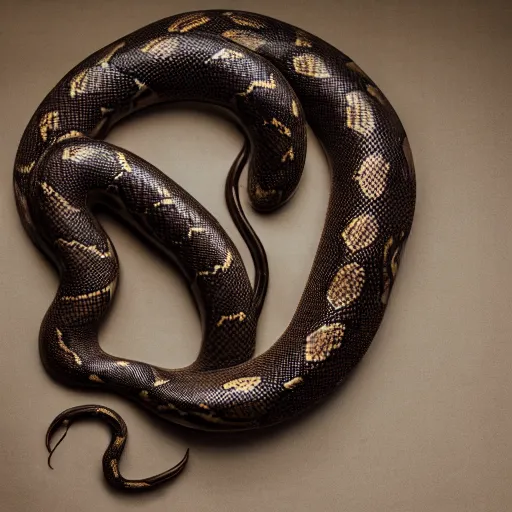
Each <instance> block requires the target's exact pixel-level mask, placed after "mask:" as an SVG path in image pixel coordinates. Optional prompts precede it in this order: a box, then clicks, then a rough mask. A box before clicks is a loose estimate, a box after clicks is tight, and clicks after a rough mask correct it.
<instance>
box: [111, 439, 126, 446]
mask: <svg viewBox="0 0 512 512" xmlns="http://www.w3.org/2000/svg"><path fill="white" fill-rule="evenodd" d="M125 441H126V437H124V436H117V437H116V440H115V441H114V448H119V447H120V446H121V445H122V444H123V443H124V442H125Z"/></svg>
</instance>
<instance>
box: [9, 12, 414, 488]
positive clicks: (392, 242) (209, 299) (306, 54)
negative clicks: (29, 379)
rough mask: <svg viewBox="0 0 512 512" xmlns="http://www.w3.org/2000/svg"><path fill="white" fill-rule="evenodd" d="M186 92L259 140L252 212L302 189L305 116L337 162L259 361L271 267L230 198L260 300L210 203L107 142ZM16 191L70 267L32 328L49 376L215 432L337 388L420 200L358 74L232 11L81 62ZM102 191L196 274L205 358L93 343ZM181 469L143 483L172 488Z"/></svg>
mask: <svg viewBox="0 0 512 512" xmlns="http://www.w3.org/2000/svg"><path fill="white" fill-rule="evenodd" d="M182 100H195V101H205V102H210V103H214V104H216V105H220V106H222V107H224V108H227V109H229V110H230V111H231V112H233V113H234V114H235V115H236V116H237V118H238V119H239V121H240V123H241V124H242V125H243V127H244V129H245V131H246V134H247V136H248V138H249V140H250V142H251V147H252V154H251V162H250V173H249V187H248V189H249V194H250V199H251V202H252V204H253V205H254V207H255V208H256V209H259V210H262V211H269V210H272V209H275V208H278V207H280V206H281V205H282V204H284V203H285V202H286V201H287V200H288V199H289V198H290V197H291V196H292V195H293V192H294V191H295V189H296V187H297V185H298V183H299V180H300V177H301V173H302V169H303V165H304V161H305V155H306V126H305V123H306V120H307V122H308V123H309V125H310V126H311V127H312V129H313V130H314V132H315V134H316V136H317V137H318V138H319V140H320V141H321V143H322V144H323V147H324V149H325V151H326V153H327V155H328V157H329V161H330V164H331V168H332V174H331V196H330V199H329V205H328V210H327V215H326V221H325V226H324V230H323V233H322V237H321V240H320V243H319V247H318V252H317V255H316V257H315V261H314V263H313V267H312V270H311V274H310V277H309V280H308V282H307V285H306V288H305V290H304V294H303V296H302V299H301V301H300V303H299V305H298V307H297V310H296V313H295V315H294V317H293V319H292V320H291V322H290V324H289V326H288V328H287V329H286V330H285V332H284V333H283V335H282V336H281V337H280V338H279V339H278V340H277V341H276V342H275V344H274V345H273V346H272V347H271V348H270V349H269V350H268V351H267V352H265V353H264V354H262V355H260V356H258V357H257V358H254V359H250V357H251V355H252V353H253V349H254V337H255V328H256V322H257V318H258V315H259V311H260V309H261V305H262V300H263V296H264V293H265V283H266V262H265V257H264V252H263V250H262V249H261V247H260V246H259V245H258V241H257V238H256V237H255V235H254V234H253V233H252V231H251V230H250V227H249V226H248V224H247V223H246V222H245V221H244V219H243V214H242V213H241V212H240V211H239V210H238V209H237V208H236V205H235V207H233V205H232V208H231V211H232V213H233V215H234V217H235V220H237V219H238V222H237V224H238V226H239V228H240V229H241V232H242V234H244V236H245V238H246V240H247V241H248V242H249V243H250V245H251V244H252V245H251V251H252V254H253V257H254V258H255V263H256V273H257V277H259V279H260V280H259V281H258V283H259V284H258V285H257V287H256V288H257V289H256V292H254V291H253V289H252V288H251V285H250V281H249V278H248V276H247V272H246V270H245V267H244V265H243V263H242V260H241V258H240V255H239V253H238V251H237V249H236V248H235V246H234V245H233V243H232V242H231V240H230V239H229V237H228V236H227V234H226V233H225V232H224V230H223V229H222V228H221V226H220V225H219V224H218V223H217V221H216V220H215V219H214V218H213V217H212V216H211V215H210V214H209V213H208V212H207V211H206V210H205V209H204V208H203V207H202V206H201V205H199V204H198V203H197V202H196V201H195V200H194V199H193V198H192V197H191V196H190V195H189V194H187V192H185V191H184V190H182V189H181V188H180V187H179V186H178V185H177V184H175V183H174V182H173V181H172V180H171V179H170V178H168V177H166V176H165V175H164V174H162V173H161V172H160V171H158V170H157V169H155V168H154V167H153V166H151V165H150V164H149V163H147V162H145V161H144V160H142V159H140V158H139V157H137V156H136V155H133V154H131V153H130V152H128V151H126V150H124V149H122V148H118V147H115V146H113V145H111V144H108V143H105V142H102V141H100V140H98V139H100V138H101V137H103V136H104V135H105V134H106V133H107V131H108V129H109V128H110V127H111V126H112V125H113V124H114V123H115V122H117V121H118V120H119V119H121V118H122V117H124V116H126V115H128V114H129V113H131V112H133V111H135V110H137V109H140V108H143V107H145V106H147V105H150V104H154V103H158V102H164V101H165V102H170V101H182ZM242 163H243V162H240V163H239V165H238V166H237V167H236V168H234V171H233V173H232V175H231V184H232V185H236V183H237V179H238V175H239V171H240V169H241V165H242ZM14 187H15V195H16V201H17V206H18V210H19V213H20V216H21V219H22V222H23V225H24V227H25V229H26V230H27V231H28V233H29V235H30V236H31V237H32V239H33V240H34V242H35V243H36V244H37V245H38V246H39V247H40V248H41V249H42V250H43V251H44V252H45V253H46V254H47V255H48V256H49V257H50V258H51V259H52V261H54V262H55V264H56V265H57V267H58V269H59V271H60V276H61V281H60V287H59V290H58V293H57V296H56V298H55V300H54V301H53V303H52V305H51V307H50V309H49V311H48V313H47V315H46V317H45V319H44V322H43V325H42V327H41V333H40V352H41V357H42V360H43V363H44V365H45V368H46V369H47V370H48V372H49V373H50V374H51V375H52V376H54V377H55V378H57V379H59V380H61V381H63V382H65V383H67V384H69V385H75V386H94V387H100V388H102V389H105V390H110V391H113V392H116V393H119V394H122V395H124V396H127V397H128V398H130V399H132V400H135V401H136V402H137V403H139V404H140V405H142V406H144V407H145V408H147V409H149V410H151V411H152V412H154V413H156V414H158V415H160V416H162V417H164V418H166V419H168V420H170V421H173V422H179V423H184V424H186V425H188V426H191V427H194V428H200V429H211V430H230V429H237V430H239V429H248V428H259V427H263V426H268V425H273V424H275V423H278V422H281V421H284V420H288V419H290V418H293V417H295V416H296V415H297V414H299V413H301V412H302V411H304V410H306V409H307V408H309V407H310V406H311V405H313V404H314V403H316V402H317V401H319V400H320V399H322V398H323V397H325V396H326V395H327V394H328V393H330V392H331V391H332V390H333V389H334V388H335V387H336V386H337V385H338V384H339V383H340V382H341V381H342V380H343V378H344V377H345V376H346V375H347V374H348V372H349V371H350V370H351V369H352V368H353V367H354V366H355V365H356V364H357V362H358V361H359V360H360V359H361V357H362V356H363V355H364V353H365V352H366V350H367V348H368V346H369V345H370V343H371V341H372V339H373V337H374V335H375V332H376V331H377V329H378V327H379V324H380V322H381V319H382V316H383V314H384V311H385V308H386V304H387V301H388V297H389V293H390V291H391V288H392V284H393V281H394V279H395V276H396V273H397V269H398V265H399V261H400V255H401V251H402V248H403V246H404V243H405V241H406V239H407V237H408V235H409V232H410V229H411V224H412V219H413V213H414V203H415V179H414V166H413V161H412V156H411V152H410V147H409V144H408V141H407V137H406V134H405V131H404V129H403V127H402V125H401V123H400V121H399V119H398V117H397V115H396V113H395V111H394V110H393V108H392V107H391V105H390V104H389V102H388V101H387V99H386V98H385V96H384V95H383V93H382V92H381V91H380V90H379V89H378V88H377V86H376V85H375V84H374V83H373V82H372V81H371V80H370V79H369V78H368V77H367V76H366V75H365V74H364V73H363V72H362V71H361V70H360V69H359V67H358V66H357V65H356V64H355V63H354V62H353V61H351V60H350V59H349V58H348V57H347V56H345V55H344V54H342V53H341V52H339V51H338V50H336V49H335V48H333V47H332V46H330V45H329V44H327V43H326V42H324V41H322V40H320V39H318V38H317V37H315V36H313V35H311V34H308V33H306V32H304V31H302V30H299V29H297V28H295V27H292V26H290V25H287V24H285V23H282V22H279V21H277V20H273V19H270V18H267V17H264V16H260V15H256V14H252V13H242V12H225V11H204V12H199V13H188V14H181V15H177V16H173V17H171V18H168V19H165V20H161V21H158V22H156V23H153V24H152V25H149V26H147V27H144V28H142V29H140V30H138V31H136V32H134V33H133V34H130V35H128V36H126V37H124V38H122V39H120V40H119V41H116V42H115V43H113V44H112V45H109V46H107V47H105V48H103V49H102V50H99V51H98V52H96V53H95V54H94V55H92V56H91V57H89V58H87V59H86V60H85V61H83V62H82V63H81V64H79V65H78V66H77V67H76V68H74V69H73V70H71V71H70V72H69V73H68V74H67V75H66V76H65V77H64V78H63V79H62V80H61V81H60V82H59V83H58V84H57V86H56V87H55V88H54V89H53V90H52V91H51V92H50V94H49V95H48V96H47V97H46V99H45V100H44V101H43V103H42V104H41V105H40V106H39V108H38V109H37V111H36V113H35V114H34V116H33V118H32V120H31V121H30V123H29V125H28V126H27V129H26V130H25V133H24V135H23V138H22V141H21V143H20V148H19V151H18V155H17V158H16V163H15V171H14ZM98 201H101V202H103V203H106V204H108V205H110V207H111V208H112V209H113V210H114V211H115V212H116V213H118V214H119V215H120V216H122V218H124V219H125V220H127V221H128V222H130V223H131V224H132V225H133V226H135V227H136V228H137V229H138V230H139V231H140V232H142V233H143V234H144V235H145V236H146V237H147V238H148V239H149V240H150V241H152V242H153V243H154V244H155V245H156V246H158V247H159V248H160V249H162V250H163V251H165V252H166V253H167V254H169V255H170V256H171V257H172V258H174V260H175V261H176V262H177V263H178V265H179V266H180V268H181V269H182V271H183V272H184V274H185V276H186V278H187V279H188V281H189V283H190V286H191V289H192V291H193V293H194V295H195V297H196V299H197V301H198V304H199V305H200V309H201V312H202V322H203V346H202V351H201V353H200V356H199V358H198V360H197V361H196V362H195V363H194V364H193V365H192V366H190V367H189V368H184V369H180V370H168V369H163V368H157V367H154V366H152V365H149V364H146V363H142V362H138V361H130V360H126V359H123V358H120V357H116V356H113V355H110V354H107V353H105V352H104V351H103V350H102V349H101V348H100V346H99V344H98V326H99V324H100V320H101V318H102V317H103V315H104V314H105V313H106V311H107V310H108V308H109V306H110V304H111V301H112V299H113V296H114V292H115V285H116V281H117V278H118V261H117V257H116V254H115V250H114V248H113V246H112V244H111V243H110V241H109V238H108V237H107V235H106V234H105V233H104V231H103V230H102V229H101V228H100V227H99V225H98V224H97V222H96V221H95V219H94V217H93V216H92V214H91V212H90V205H91V203H94V202H98ZM234 202H235V203H236V199H234ZM105 410H106V408H102V407H101V406H83V408H82V409H81V408H78V409H77V408H74V409H72V410H70V411H66V412H65V413H63V414H62V415H61V416H59V418H58V421H57V420H56V422H54V424H52V427H51V431H50V433H53V432H54V430H55V428H57V427H58V426H59V425H60V424H62V422H63V421H65V420H66V419H67V420H68V421H69V420H71V419H73V418H75V417H78V416H82V415H87V414H95V415H97V416H99V417H102V418H103V419H108V421H109V422H110V423H111V424H115V425H117V427H116V428H118V429H119V428H121V423H120V422H121V421H122V420H120V418H118V417H117V415H115V413H112V414H107V413H105V412H104V411H105ZM77 411H78V412H77ZM111 412H112V411H111ZM112 422H113V423H112ZM116 422H117V423H116ZM50 437H51V436H50ZM114 441H115V440H114V439H113V441H112V442H113V443H114ZM123 446H124V444H123ZM123 446H121V447H119V446H118V448H120V449H121V450H122V447H123ZM112 449H113V448H112V445H111V446H110V448H109V450H112ZM107 453H111V452H107ZM112 453H113V452H112ZM114 455H115V456H114ZM114 455H112V454H111V459H109V460H107V462H104V468H105V474H106V476H107V478H108V479H109V482H110V483H112V484H113V485H116V486H117V487H122V488H126V489H133V488H134V487H133V486H130V484H129V481H125V480H123V479H122V477H121V475H120V474H119V470H118V467H117V462H116V463H111V462H110V460H112V458H115V460H116V461H117V460H118V457H119V455H120V452H116V453H115V454H114ZM106 457H107V458H108V457H110V455H108V456H107V455H106ZM114 466H115V469H113V468H114ZM183 466H184V462H183V461H182V463H180V465H178V466H177V467H176V468H173V469H172V470H170V472H167V473H166V474H164V476H161V475H160V476H161V478H160V476H159V477H152V479H145V480H144V482H145V483H146V484H147V485H144V486H143V485H138V486H135V488H137V489H140V488H143V487H144V488H146V487H152V486H154V485H157V484H158V483H161V482H162V481H164V480H168V479H169V478H170V477H169V475H170V474H172V476H174V475H175V474H177V473H179V471H180V470H181V469H182V468H183ZM109 468H110V469H109ZM177 468H178V469H177ZM116 475H117V476H116ZM127 482H128V483H127Z"/></svg>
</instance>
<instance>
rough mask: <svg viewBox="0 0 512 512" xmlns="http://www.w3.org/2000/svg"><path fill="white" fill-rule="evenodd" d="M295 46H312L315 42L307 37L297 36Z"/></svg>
mask: <svg viewBox="0 0 512 512" xmlns="http://www.w3.org/2000/svg"><path fill="white" fill-rule="evenodd" d="M295 46H301V47H306V48H311V47H312V46H313V44H312V43H311V41H308V40H307V39H303V38H301V37H297V39H295Z"/></svg>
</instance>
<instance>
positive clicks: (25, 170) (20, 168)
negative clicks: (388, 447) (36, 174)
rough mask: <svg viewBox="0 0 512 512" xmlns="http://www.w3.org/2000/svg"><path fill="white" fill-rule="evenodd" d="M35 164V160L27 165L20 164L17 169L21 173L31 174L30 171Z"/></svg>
mask: <svg viewBox="0 0 512 512" xmlns="http://www.w3.org/2000/svg"><path fill="white" fill-rule="evenodd" d="M34 165H36V162H35V160H34V161H33V162H30V163H29V164H27V165H20V166H18V168H17V169H16V170H17V171H18V172H19V173H21V174H29V173H30V171H32V169H33V168H34Z"/></svg>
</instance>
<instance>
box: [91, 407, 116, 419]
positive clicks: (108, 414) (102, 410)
mask: <svg viewBox="0 0 512 512" xmlns="http://www.w3.org/2000/svg"><path fill="white" fill-rule="evenodd" d="M96 412H100V413H103V414H106V415H107V416H110V417H111V418H114V419H115V420H116V421H119V419H118V418H117V416H116V415H115V414H114V413H112V412H110V411H109V410H108V409H105V407H98V408H97V409H96Z"/></svg>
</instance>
